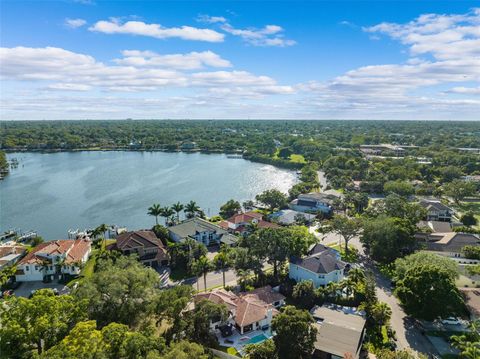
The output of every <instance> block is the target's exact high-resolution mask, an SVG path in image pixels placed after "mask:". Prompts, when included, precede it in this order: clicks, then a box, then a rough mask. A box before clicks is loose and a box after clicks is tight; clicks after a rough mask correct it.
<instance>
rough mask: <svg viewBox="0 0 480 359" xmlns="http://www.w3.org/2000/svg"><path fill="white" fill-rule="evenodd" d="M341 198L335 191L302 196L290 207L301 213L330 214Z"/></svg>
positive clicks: (291, 203)
mask: <svg viewBox="0 0 480 359" xmlns="http://www.w3.org/2000/svg"><path fill="white" fill-rule="evenodd" d="M340 198H341V195H340V194H337V193H335V192H333V191H328V192H312V193H306V194H300V195H299V196H298V197H297V198H296V199H294V200H293V201H292V202H290V204H289V207H290V208H291V209H293V210H295V211H299V212H307V213H320V212H322V213H325V214H330V213H332V211H333V209H334V204H335V202H336V201H337V200H338V199H340Z"/></svg>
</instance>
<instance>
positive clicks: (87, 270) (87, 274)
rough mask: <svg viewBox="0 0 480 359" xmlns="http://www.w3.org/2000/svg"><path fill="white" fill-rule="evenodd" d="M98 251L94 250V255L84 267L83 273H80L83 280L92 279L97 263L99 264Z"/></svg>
mask: <svg viewBox="0 0 480 359" xmlns="http://www.w3.org/2000/svg"><path fill="white" fill-rule="evenodd" d="M97 253H98V252H97V251H96V250H93V251H92V255H91V256H90V258H89V259H88V261H87V263H85V266H84V267H83V269H82V271H81V272H80V277H83V278H91V277H92V275H93V271H94V269H95V263H96V262H97Z"/></svg>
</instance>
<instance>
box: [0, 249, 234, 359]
mask: <svg viewBox="0 0 480 359" xmlns="http://www.w3.org/2000/svg"><path fill="white" fill-rule="evenodd" d="M97 261H98V262H97V265H96V269H95V275H93V276H91V277H89V278H83V279H82V281H80V282H79V285H78V287H77V288H76V289H74V290H73V291H72V293H71V294H69V295H61V296H57V295H55V294H54V292H53V291H52V290H50V289H42V290H39V291H37V292H36V293H35V294H34V295H33V297H32V298H30V299H27V298H22V297H15V296H12V297H9V298H7V299H5V300H4V301H3V302H2V305H1V306H0V320H1V322H2V325H1V326H0V352H1V353H2V355H4V356H6V357H8V358H72V359H73V358H121V359H123V358H125V359H127V358H128V359H130V358H132V359H133V358H147V357H148V358H159V359H160V358H162V359H167V358H172V359H173V358H190V357H194V358H205V359H206V358H209V355H207V354H206V353H205V350H204V348H203V347H202V345H214V342H213V341H212V338H211V336H210V334H209V331H208V325H209V322H210V319H212V318H217V317H218V316H219V315H220V316H222V315H223V316H225V315H226V308H225V307H222V306H218V305H216V304H214V303H211V302H206V303H201V304H200V305H198V306H196V308H195V310H194V311H190V312H185V311H184V310H185V308H186V307H187V304H188V303H189V301H190V300H191V296H192V294H193V293H192V288H191V287H190V286H177V287H174V288H172V289H166V290H161V289H159V277H158V275H157V274H156V273H155V271H154V270H152V269H150V268H146V267H144V266H143V265H141V264H139V263H138V262H137V261H136V259H135V258H134V257H125V256H118V257H114V258H107V259H102V256H99V259H97ZM158 328H163V329H161V330H159V329H158ZM159 333H161V335H160V334H159ZM192 342H196V343H197V344H195V343H192Z"/></svg>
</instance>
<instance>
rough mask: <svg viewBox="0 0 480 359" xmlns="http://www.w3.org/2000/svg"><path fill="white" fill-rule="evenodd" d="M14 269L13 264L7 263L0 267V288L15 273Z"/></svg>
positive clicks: (15, 269)
mask: <svg viewBox="0 0 480 359" xmlns="http://www.w3.org/2000/svg"><path fill="white" fill-rule="evenodd" d="M16 271H17V267H16V266H15V265H7V266H5V267H3V268H2V269H0V289H1V288H2V287H3V286H4V285H5V284H6V283H7V282H8V281H9V280H10V278H12V277H13V276H14V275H15V272H16Z"/></svg>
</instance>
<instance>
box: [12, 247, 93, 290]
mask: <svg viewBox="0 0 480 359" xmlns="http://www.w3.org/2000/svg"><path fill="white" fill-rule="evenodd" d="M91 251H92V248H91V244H90V241H89V240H88V239H65V240H57V241H50V242H44V243H41V244H39V245H38V246H36V247H35V248H34V249H33V250H32V251H31V252H30V253H28V254H27V255H26V256H25V257H24V258H23V259H22V260H20V262H18V264H17V272H16V273H15V277H16V280H17V282H31V281H41V280H44V279H50V280H53V279H58V278H60V277H61V276H63V275H72V276H76V275H79V274H80V270H81V265H82V264H83V263H85V262H86V261H87V260H88V257H89V256H90V253H91Z"/></svg>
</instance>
